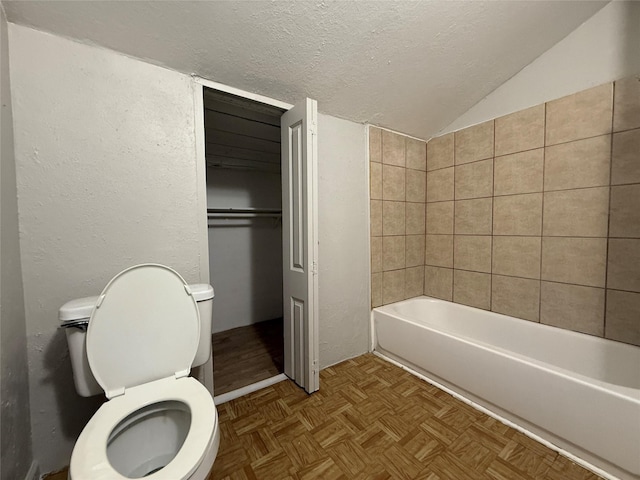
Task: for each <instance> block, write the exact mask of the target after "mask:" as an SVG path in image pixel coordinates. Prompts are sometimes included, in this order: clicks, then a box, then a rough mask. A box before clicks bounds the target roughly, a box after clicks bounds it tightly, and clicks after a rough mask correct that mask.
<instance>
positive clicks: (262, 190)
mask: <svg viewBox="0 0 640 480" xmlns="http://www.w3.org/2000/svg"><path fill="white" fill-rule="evenodd" d="M281 192H282V190H281V187H280V175H279V174H273V173H265V172H256V171H247V170H225V169H220V168H209V169H208V170H207V206H208V207H209V208H274V209H279V208H281V196H282V195H281ZM209 225H210V227H209V230H208V232H209V275H210V279H211V280H210V282H211V284H212V285H213V288H214V289H215V295H216V296H215V301H214V303H213V331H214V332H221V331H224V330H229V329H230V328H236V327H243V326H246V325H250V324H253V323H257V322H260V321H263V320H270V319H273V318H278V317H281V316H282V223H281V222H276V221H274V219H273V218H255V219H245V220H239V219H236V220H223V219H216V220H209Z"/></svg>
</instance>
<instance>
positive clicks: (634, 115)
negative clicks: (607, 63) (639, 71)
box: [613, 76, 640, 132]
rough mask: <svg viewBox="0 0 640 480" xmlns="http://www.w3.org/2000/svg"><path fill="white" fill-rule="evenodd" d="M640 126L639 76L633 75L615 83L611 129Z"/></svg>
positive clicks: (617, 129)
mask: <svg viewBox="0 0 640 480" xmlns="http://www.w3.org/2000/svg"><path fill="white" fill-rule="evenodd" d="M638 127H640V77H638V76H634V77H629V78H625V79H622V80H618V81H617V82H616V83H615V106H614V114H613V130H614V131H616V132H619V131H621V130H629V129H630V128H638Z"/></svg>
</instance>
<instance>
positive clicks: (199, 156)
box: [191, 75, 320, 388]
mask: <svg viewBox="0 0 640 480" xmlns="http://www.w3.org/2000/svg"><path fill="white" fill-rule="evenodd" d="M191 77H192V79H193V82H192V84H193V103H194V110H195V117H194V122H195V123H194V132H195V142H196V182H197V186H196V190H197V199H196V201H197V208H198V211H199V212H200V215H198V230H199V234H198V239H199V240H198V250H199V254H198V257H199V277H200V282H201V283H210V281H211V278H210V272H209V233H208V221H207V215H206V212H207V166H206V158H205V143H206V138H205V128H204V87H207V88H211V89H214V90H218V91H221V92H225V93H229V94H232V95H236V96H238V97H243V98H246V99H249V100H254V101H256V102H259V103H263V104H266V105H271V106H274V107H278V108H281V109H283V110H291V109H292V108H293V107H294V105H293V104H291V103H287V102H282V101H280V100H276V99H274V98H270V97H266V96H264V95H259V94H256V93H251V92H248V91H246V90H241V89H239V88H235V87H231V86H229V85H225V84H223V83H218V82H214V81H212V80H208V79H206V78H202V77H199V76H197V75H192V76H191ZM315 140H316V141H317V133H316V135H315ZM311 167H312V176H313V187H314V188H313V194H312V196H311V197H310V198H309V201H311V202H312V208H313V209H314V211H316V212H317V211H318V172H317V163H316V162H313V165H311ZM317 218H318V216H317V215H314V216H313V218H312V219H311V221H313V222H314V223H313V225H312V228H313V230H314V231H315V232H316V233H315V235H316V239H317V232H318V224H317ZM283 221H284V219H283ZM283 241H284V239H283ZM313 247H314V254H313V258H314V259H317V249H318V245H317V244H316V245H314V246H313ZM314 270H315V271H316V274H314V275H312V278H313V283H314V285H313V289H314V297H315V300H314V304H313V308H314V317H315V321H314V322H313V323H314V325H313V327H314V328H313V341H312V344H313V346H312V348H311V351H310V352H308V354H309V355H311V356H312V358H311V359H310V362H312V363H316V365H315V368H316V369H319V358H318V357H319V355H318V354H319V342H320V335H319V325H318V324H319V321H318V320H319V302H318V275H317V264H316V265H314ZM212 357H213V351H212ZM205 365H206V366H208V365H209V362H207V364H205ZM205 368H206V367H205ZM208 368H210V369H211V370H212V371H213V367H212V366H211V367H208ZM212 381H213V379H211V382H212ZM212 385H213V383H212ZM318 386H319V385H318ZM212 388H213V387H212Z"/></svg>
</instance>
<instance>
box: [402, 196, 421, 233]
mask: <svg viewBox="0 0 640 480" xmlns="http://www.w3.org/2000/svg"><path fill="white" fill-rule="evenodd" d="M406 208H407V227H406V228H407V230H406V232H407V235H423V234H424V228H425V226H424V222H425V215H424V203H411V202H407V207H406Z"/></svg>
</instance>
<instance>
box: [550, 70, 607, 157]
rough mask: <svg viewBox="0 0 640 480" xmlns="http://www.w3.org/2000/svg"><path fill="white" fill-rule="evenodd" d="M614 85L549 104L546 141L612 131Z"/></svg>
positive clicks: (561, 140)
mask: <svg viewBox="0 0 640 480" xmlns="http://www.w3.org/2000/svg"><path fill="white" fill-rule="evenodd" d="M612 113H613V84H611V83H607V84H605V85H600V86H598V87H594V88H590V89H589V90H584V91H582V92H578V93H575V94H573V95H569V96H567V97H563V98H560V99H558V100H554V101H552V102H548V103H547V116H546V144H547V145H555V144H557V143H563V142H570V141H573V140H580V139H582V138H589V137H595V136H596V135H604V134H607V133H611V121H612Z"/></svg>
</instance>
